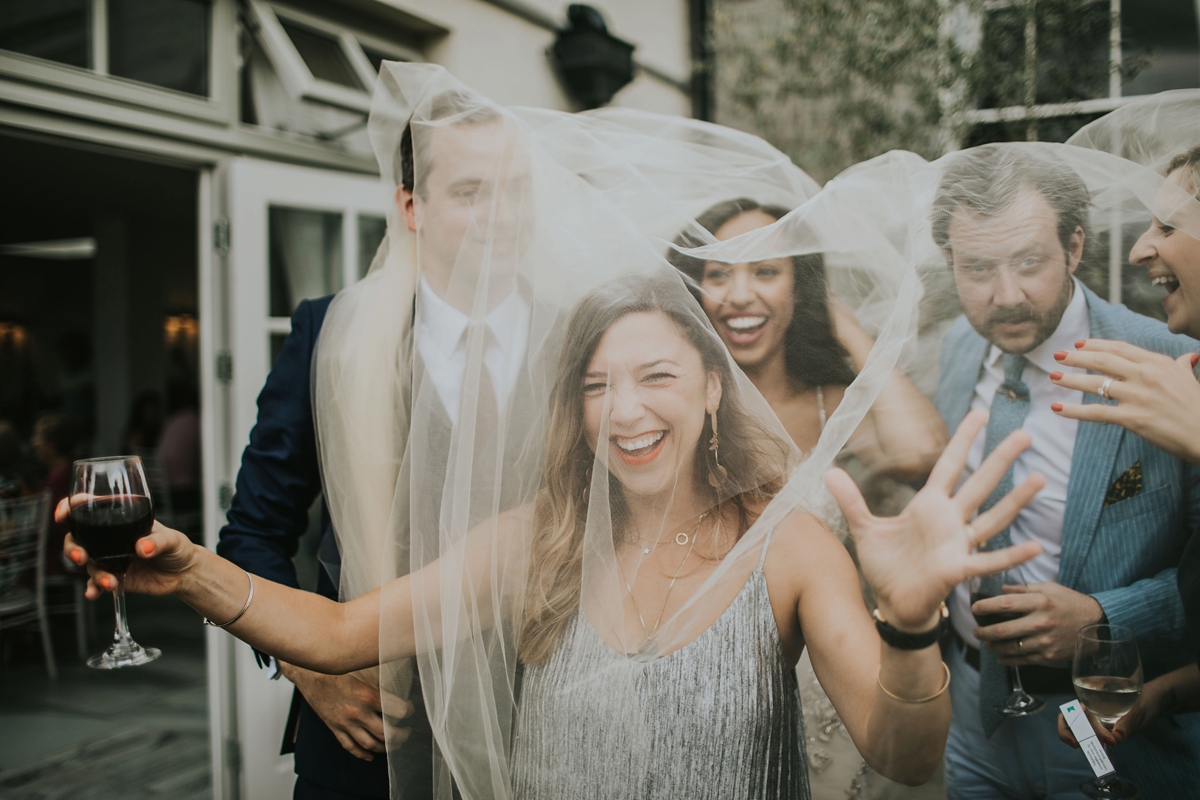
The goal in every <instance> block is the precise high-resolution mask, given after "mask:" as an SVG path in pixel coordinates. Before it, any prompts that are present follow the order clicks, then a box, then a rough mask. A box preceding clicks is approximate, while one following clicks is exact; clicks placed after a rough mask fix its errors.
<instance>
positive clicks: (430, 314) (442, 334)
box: [418, 278, 529, 357]
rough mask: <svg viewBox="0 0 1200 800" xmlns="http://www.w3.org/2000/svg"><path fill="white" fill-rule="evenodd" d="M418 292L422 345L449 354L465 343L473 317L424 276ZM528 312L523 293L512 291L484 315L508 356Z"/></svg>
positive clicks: (496, 339)
mask: <svg viewBox="0 0 1200 800" xmlns="http://www.w3.org/2000/svg"><path fill="white" fill-rule="evenodd" d="M418 291H419V292H420V295H421V324H420V328H419V334H420V336H421V338H422V340H423V342H422V344H426V345H432V346H433V347H434V348H435V349H436V350H437V351H438V352H440V353H441V354H442V355H444V356H446V357H449V356H451V355H453V354H454V352H455V351H457V350H458V349H459V348H460V347H463V346H464V345H465V343H466V332H467V327H468V326H470V324H471V318H470V317H469V316H467V315H466V314H464V313H463V312H461V311H459V310H458V309H457V308H455V307H454V306H452V305H450V304H449V303H447V302H446V301H445V300H443V299H442V298H441V297H440V296H439V295H438V293H437V292H435V291H434V290H433V288H432V287H431V286H430V285H429V284H428V283H427V282H426V281H425V279H424V278H421V280H420V284H419V288H418ZM528 314H529V309H528V307H527V306H526V305H525V301H524V300H523V299H522V298H521V295H520V294H519V293H517V292H513V293H512V294H510V295H509V296H508V297H506V298H504V300H503V302H501V303H500V305H498V306H496V307H495V308H493V309H492V310H491V311H490V312H489V313H488V315H487V316H486V317H484V319H483V321H484V324H486V325H487V326H488V329H489V330H490V331H491V332H492V336H494V337H495V341H496V343H497V344H499V346H500V350H501V351H502V352H503V353H504V354H505V355H511V354H512V349H513V344H514V341H515V339H516V337H517V333H518V331H523V330H524V325H525V322H526V321H527V320H526V318H527V317H528Z"/></svg>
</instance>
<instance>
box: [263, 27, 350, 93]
mask: <svg viewBox="0 0 1200 800" xmlns="http://www.w3.org/2000/svg"><path fill="white" fill-rule="evenodd" d="M279 23H280V24H281V25H283V29H284V31H286V32H287V35H288V37H289V38H290V39H291V40H292V44H294V45H296V51H297V52H299V53H300V58H302V59H304V63H305V64H306V65H307V66H308V71H309V72H311V73H312V74H313V77H314V78H317V79H319V80H323V81H329V82H330V83H336V84H338V85H339V86H347V87H349V88H351V89H358V90H362V89H363V85H362V83H361V82H360V81H359V80H358V77H357V76H356V75H355V74H354V69H353V67H351V66H350V62H349V61H348V60H347V59H346V54H345V53H343V52H342V45H341V43H340V42H338V40H337V39H335V38H334V37H332V36H330V35H329V34H325V33H317V32H316V31H313V30H309V29H308V28H302V27H300V26H299V25H297V24H295V23H294V22H291V21H289V20H286V19H282V18H281V19H280V20H279Z"/></svg>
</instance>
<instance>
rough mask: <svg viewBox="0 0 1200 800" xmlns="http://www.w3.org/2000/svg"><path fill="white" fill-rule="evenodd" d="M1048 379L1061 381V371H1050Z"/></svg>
mask: <svg viewBox="0 0 1200 800" xmlns="http://www.w3.org/2000/svg"><path fill="white" fill-rule="evenodd" d="M1050 380H1052V381H1061V380H1062V373H1061V372H1051V373H1050Z"/></svg>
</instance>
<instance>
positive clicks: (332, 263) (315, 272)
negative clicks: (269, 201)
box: [267, 206, 342, 317]
mask: <svg viewBox="0 0 1200 800" xmlns="http://www.w3.org/2000/svg"><path fill="white" fill-rule="evenodd" d="M267 224H268V226H269V231H268V235H269V237H270V238H269V241H270V244H269V259H270V262H271V300H270V304H271V316H272V317H290V316H291V315H292V312H293V311H295V310H296V306H297V305H299V303H300V301H301V300H311V299H313V298H315V297H324V296H325V295H328V294H333V293H335V292H336V291H338V290H339V289H341V288H342V215H341V214H338V213H335V212H331V211H308V210H307V209H299V208H280V207H278V206H271V208H270V211H269V214H268V218H267Z"/></svg>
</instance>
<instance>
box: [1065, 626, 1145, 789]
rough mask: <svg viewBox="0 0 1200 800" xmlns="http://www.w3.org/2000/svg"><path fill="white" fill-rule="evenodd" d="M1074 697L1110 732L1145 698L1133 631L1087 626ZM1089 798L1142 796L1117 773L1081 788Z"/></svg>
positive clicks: (1074, 673)
mask: <svg viewBox="0 0 1200 800" xmlns="http://www.w3.org/2000/svg"><path fill="white" fill-rule="evenodd" d="M1071 681H1072V682H1073V683H1074V684H1075V695H1076V696H1077V697H1078V698H1079V702H1080V703H1083V707H1084V708H1086V709H1087V710H1088V711H1090V712H1092V714H1093V715H1095V716H1096V718H1097V719H1099V720H1100V724H1101V725H1103V726H1104V727H1105V728H1108V729H1109V730H1110V731H1111V730H1112V729H1113V726H1114V725H1116V724H1117V720H1119V719H1121V717H1123V716H1125V715H1126V714H1128V713H1129V710H1130V709H1131V708H1133V704H1134V703H1136V702H1137V699H1138V697H1140V696H1141V694H1142V659H1141V656H1139V655H1138V647H1137V639H1135V638H1134V635H1133V630H1132V629H1131V628H1126V627H1125V626H1124V625H1105V624H1101V625H1087V626H1085V627H1083V628H1080V629H1079V639H1077V640H1076V642H1075V661H1074V663H1073V664H1072V665H1071ZM1079 790H1080V791H1081V792H1083V793H1084V794H1085V795H1087V796H1088V797H1092V798H1097V800H1102V799H1103V798H1108V800H1127V799H1128V798H1135V797H1141V796H1142V795H1141V792H1139V791H1138V788H1137V787H1136V786H1134V785H1133V784H1132V783H1130V782H1129V781H1126V780H1123V779H1122V778H1119V777H1117V774H1116V773H1115V772H1110V773H1109V774H1108V775H1102V776H1101V777H1099V778H1096V779H1095V780H1089V781H1084V782H1083V783H1081V784H1079Z"/></svg>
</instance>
